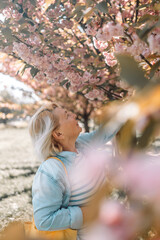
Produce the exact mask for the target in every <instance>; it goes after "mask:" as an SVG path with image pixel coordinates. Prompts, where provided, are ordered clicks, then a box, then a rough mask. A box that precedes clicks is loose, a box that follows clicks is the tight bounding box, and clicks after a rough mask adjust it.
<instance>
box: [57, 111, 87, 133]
mask: <svg viewBox="0 0 160 240" xmlns="http://www.w3.org/2000/svg"><path fill="white" fill-rule="evenodd" d="M54 113H55V114H56V115H57V116H58V117H59V123H60V127H59V129H58V131H59V132H61V133H62V134H63V135H64V136H65V137H68V138H75V137H76V138H77V137H78V135H79V133H80V132H81V131H82V128H81V127H80V126H79V124H78V121H77V120H76V114H74V113H72V112H70V111H68V110H66V109H65V108H61V107H57V108H56V109H55V110H54Z"/></svg>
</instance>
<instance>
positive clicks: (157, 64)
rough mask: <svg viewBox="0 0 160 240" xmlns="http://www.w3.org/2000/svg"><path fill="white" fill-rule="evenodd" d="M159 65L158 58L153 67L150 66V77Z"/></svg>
mask: <svg viewBox="0 0 160 240" xmlns="http://www.w3.org/2000/svg"><path fill="white" fill-rule="evenodd" d="M159 67H160V60H159V61H158V62H156V63H155V64H154V65H153V67H152V68H151V71H150V74H149V76H150V78H152V77H153V76H154V74H155V72H156V71H157V70H158V68H159Z"/></svg>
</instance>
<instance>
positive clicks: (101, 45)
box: [93, 38, 108, 51]
mask: <svg viewBox="0 0 160 240" xmlns="http://www.w3.org/2000/svg"><path fill="white" fill-rule="evenodd" d="M93 42H94V46H95V47H96V48H97V49H99V51H104V50H105V49H106V48H107V47H108V43H107V42H103V41H98V40H96V38H93Z"/></svg>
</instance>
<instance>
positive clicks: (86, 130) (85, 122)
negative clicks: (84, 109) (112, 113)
mask: <svg viewBox="0 0 160 240" xmlns="http://www.w3.org/2000/svg"><path fill="white" fill-rule="evenodd" d="M83 119H84V122H83V124H84V128H85V132H89V130H90V129H89V125H88V124H89V118H88V116H87V114H84V118H83Z"/></svg>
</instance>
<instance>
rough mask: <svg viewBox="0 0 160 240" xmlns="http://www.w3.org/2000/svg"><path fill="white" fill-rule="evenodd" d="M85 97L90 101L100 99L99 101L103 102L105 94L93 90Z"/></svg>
mask: <svg viewBox="0 0 160 240" xmlns="http://www.w3.org/2000/svg"><path fill="white" fill-rule="evenodd" d="M85 97H86V98H88V99H90V100H94V99H96V98H97V99H98V100H103V98H104V93H103V92H102V91H100V90H98V89H93V90H91V91H90V92H88V93H86V94H85Z"/></svg>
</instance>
